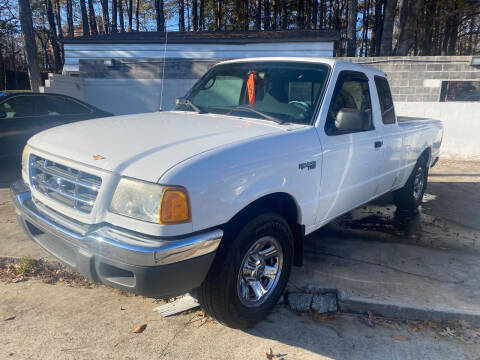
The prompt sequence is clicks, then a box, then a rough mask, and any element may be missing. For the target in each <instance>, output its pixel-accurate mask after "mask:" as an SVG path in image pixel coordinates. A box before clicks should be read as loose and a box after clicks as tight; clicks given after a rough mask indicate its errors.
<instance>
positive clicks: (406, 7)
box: [394, 0, 424, 56]
mask: <svg viewBox="0 0 480 360" xmlns="http://www.w3.org/2000/svg"><path fill="white" fill-rule="evenodd" d="M423 1H424V0H403V2H402V9H401V11H400V33H399V35H398V41H397V44H396V46H395V51H394V54H395V55H398V56H406V55H408V52H409V51H410V49H411V48H412V46H413V44H414V42H415V33H416V31H417V17H418V13H419V11H420V9H421V8H422V6H423Z"/></svg>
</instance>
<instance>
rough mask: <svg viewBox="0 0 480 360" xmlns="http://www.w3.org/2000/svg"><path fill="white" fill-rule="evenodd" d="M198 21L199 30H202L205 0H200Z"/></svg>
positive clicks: (203, 27)
mask: <svg viewBox="0 0 480 360" xmlns="http://www.w3.org/2000/svg"><path fill="white" fill-rule="evenodd" d="M247 12H248V6H247ZM198 22H199V26H200V30H201V31H204V30H205V0H200V15H199V19H198ZM247 30H248V29H247Z"/></svg>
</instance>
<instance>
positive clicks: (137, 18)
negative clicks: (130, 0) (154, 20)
mask: <svg viewBox="0 0 480 360" xmlns="http://www.w3.org/2000/svg"><path fill="white" fill-rule="evenodd" d="M135 27H136V30H137V32H138V31H139V28H140V0H137V4H136V7H135Z"/></svg>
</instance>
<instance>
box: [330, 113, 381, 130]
mask: <svg viewBox="0 0 480 360" xmlns="http://www.w3.org/2000/svg"><path fill="white" fill-rule="evenodd" d="M335 127H336V128H337V130H339V131H342V132H344V131H345V132H354V131H366V130H370V129H371V127H372V124H371V120H370V118H369V116H368V114H367V113H366V112H365V111H361V110H357V109H347V108H343V109H340V110H339V111H338V113H337V117H336V118H335Z"/></svg>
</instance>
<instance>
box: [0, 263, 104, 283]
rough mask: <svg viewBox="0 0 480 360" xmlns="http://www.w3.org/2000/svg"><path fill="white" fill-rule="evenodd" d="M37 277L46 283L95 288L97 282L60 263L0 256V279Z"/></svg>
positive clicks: (7, 281)
mask: <svg viewBox="0 0 480 360" xmlns="http://www.w3.org/2000/svg"><path fill="white" fill-rule="evenodd" d="M30 278H36V279H39V280H41V281H42V282H44V283H46V284H56V283H57V282H63V283H66V284H67V285H71V286H73V285H75V286H82V287H86V288H93V287H95V286H96V284H95V283H93V282H91V281H89V280H88V279H86V278H85V277H83V276H82V275H80V274H79V273H77V272H74V271H71V270H68V269H66V268H65V267H64V266H62V265H61V264H59V263H51V262H47V261H45V260H36V259H32V258H28V257H26V258H22V259H15V258H0V281H2V282H5V283H18V282H22V281H27V280H29V279H30Z"/></svg>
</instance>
